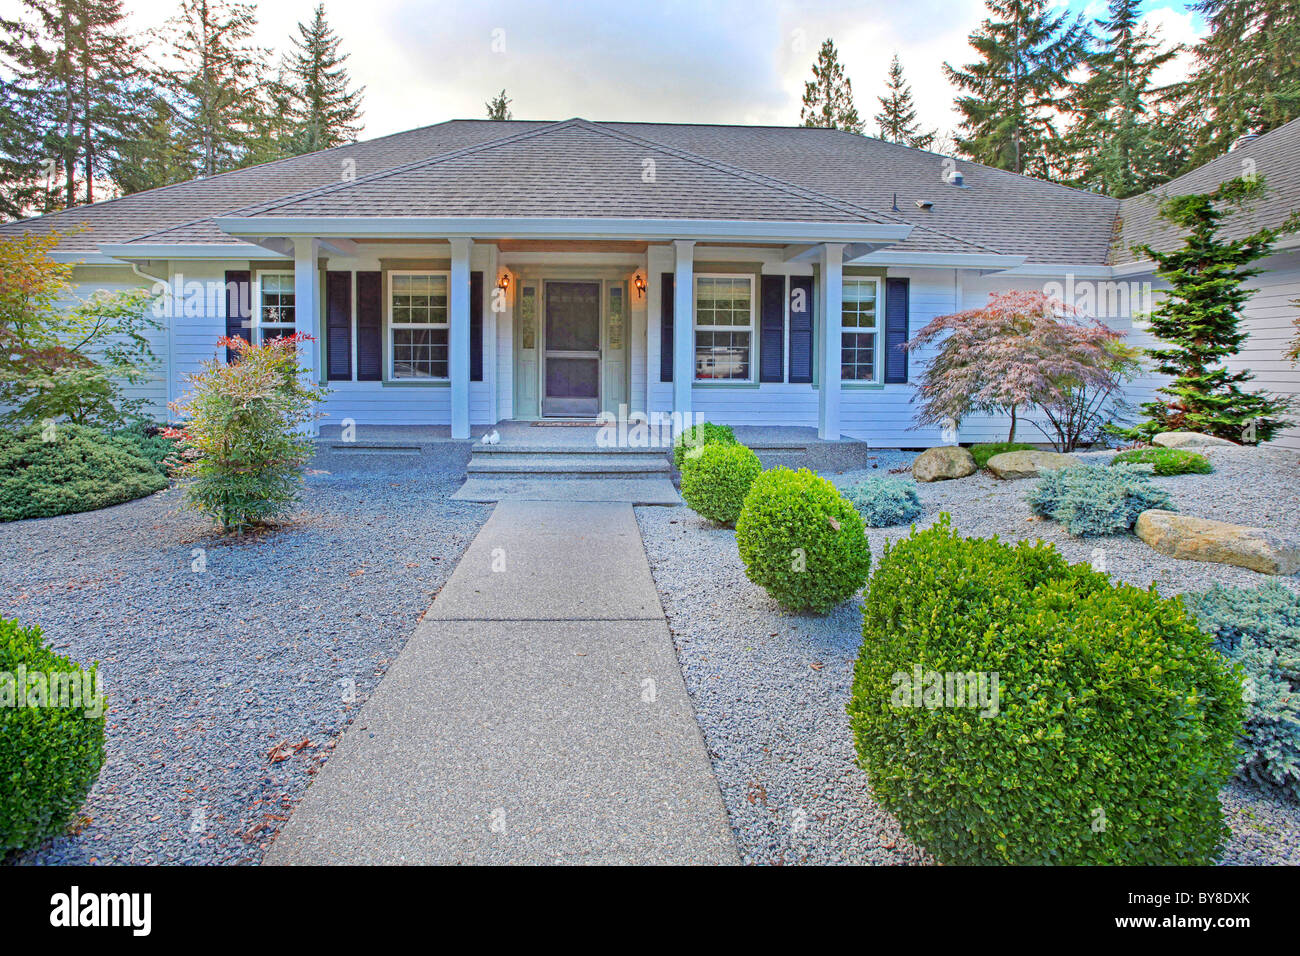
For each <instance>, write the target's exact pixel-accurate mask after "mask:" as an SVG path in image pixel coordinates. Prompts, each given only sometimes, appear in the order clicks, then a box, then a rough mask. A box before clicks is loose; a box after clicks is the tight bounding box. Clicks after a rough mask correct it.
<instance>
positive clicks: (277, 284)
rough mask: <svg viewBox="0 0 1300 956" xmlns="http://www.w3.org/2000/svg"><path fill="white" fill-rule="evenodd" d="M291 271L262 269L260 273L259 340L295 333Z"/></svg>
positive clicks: (263, 340) (265, 340)
mask: <svg viewBox="0 0 1300 956" xmlns="http://www.w3.org/2000/svg"><path fill="white" fill-rule="evenodd" d="M294 320H295V311H294V289H293V273H292V272H260V273H258V276H257V315H256V317H255V318H254V320H253V326H254V328H256V329H257V337H256V342H257V343H258V344H261V343H262V342H269V341H270V340H271V339H278V338H280V337H281V336H285V335H293V333H294Z"/></svg>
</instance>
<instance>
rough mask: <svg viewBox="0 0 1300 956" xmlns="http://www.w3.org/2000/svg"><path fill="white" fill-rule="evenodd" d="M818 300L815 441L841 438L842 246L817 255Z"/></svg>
mask: <svg viewBox="0 0 1300 956" xmlns="http://www.w3.org/2000/svg"><path fill="white" fill-rule="evenodd" d="M818 255H819V258H820V263H819V264H820V266H821V269H820V270H819V274H818V280H817V281H818V285H819V286H820V288H819V289H818V290H817V291H818V292H819V293H820V294H819V295H818V296H817V298H818V299H819V300H820V301H821V303H822V341H821V346H822V347H821V350H820V351H819V353H818V363H819V364H818V380H819V382H820V385H819V390H818V394H817V437H818V438H822V439H826V440H829V441H839V437H840V346H841V335H840V324H841V322H842V320H843V308H844V245H843V244H842V243H838V242H828V243H825V244H824V245H823V246H822V247H821V250H820V251H819V253H818Z"/></svg>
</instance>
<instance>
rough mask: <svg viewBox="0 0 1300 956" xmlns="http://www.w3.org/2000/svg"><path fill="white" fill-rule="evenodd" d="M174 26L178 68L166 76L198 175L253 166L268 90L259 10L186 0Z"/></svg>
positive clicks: (182, 137)
mask: <svg viewBox="0 0 1300 956" xmlns="http://www.w3.org/2000/svg"><path fill="white" fill-rule="evenodd" d="M168 25H169V26H170V27H171V28H172V33H173V35H174V36H175V40H174V41H173V51H172V52H173V54H174V58H175V60H176V61H177V64H176V65H175V66H173V67H171V68H170V69H168V70H167V71H166V73H165V77H166V83H167V88H168V93H169V98H170V100H171V101H172V103H173V105H174V107H175V112H174V122H175V124H176V127H177V134H178V141H179V143H180V144H181V145H182V146H183V147H184V148H185V149H186V151H187V154H188V155H190V156H193V157H194V159H193V160H192V175H198V176H211V175H213V174H215V173H219V172H224V171H226V170H229V169H237V168H239V167H240V166H242V165H245V163H246V162H247V158H248V154H249V152H250V149H251V148H252V145H253V141H254V139H255V138H256V136H257V130H258V123H259V115H261V110H262V109H263V108H264V99H263V96H262V93H263V91H264V90H265V88H266V83H265V82H264V69H263V66H262V64H263V63H265V62H266V59H267V54H266V51H264V50H260V49H258V48H256V47H254V46H252V45H251V43H250V42H249V41H250V39H251V37H252V35H253V30H254V28H255V27H256V25H257V17H256V12H255V8H254V7H253V5H252V4H250V3H227V2H226V0H182V3H181V11H180V13H179V14H178V15H177V16H176V17H175V18H173V19H172V20H170V21H168Z"/></svg>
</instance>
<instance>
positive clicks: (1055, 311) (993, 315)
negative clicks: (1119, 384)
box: [905, 291, 1120, 441]
mask: <svg viewBox="0 0 1300 956" xmlns="http://www.w3.org/2000/svg"><path fill="white" fill-rule="evenodd" d="M945 333H947V334H945ZM1119 338H1120V333H1118V332H1116V331H1115V330H1113V329H1110V328H1107V327H1106V326H1104V325H1102V324H1101V323H1099V322H1097V321H1095V320H1091V319H1087V318H1085V317H1084V316H1082V315H1081V314H1080V313H1079V311H1078V310H1077V309H1076V308H1074V307H1073V306H1070V305H1067V304H1066V303H1064V302H1062V301H1061V300H1060V299H1056V298H1052V297H1051V296H1048V295H1047V294H1046V293H1043V292H1022V291H1013V292H993V293H990V294H989V301H988V302H987V303H986V304H984V305H983V306H981V307H979V308H978V309H968V310H966V311H965V312H956V313H953V314H952V315H941V316H939V317H938V318H935V319H933V320H932V321H931V322H930V323H929V324H928V325H927V326H926V327H925V328H923V329H922V330H921V331H920V332H918V333H917V334H916V336H915V337H914V338H913V339H912V340H911V341H909V342H908V343H907V345H906V346H905V347H906V348H907V349H909V350H911V349H918V348H922V347H924V346H927V345H931V344H934V343H937V344H935V353H934V355H933V356H931V357H930V358H929V359H927V360H926V362H925V372H924V374H923V376H922V379H921V382H920V383H919V388H918V392H917V394H916V395H915V396H913V401H919V403H920V410H919V412H918V413H917V416H916V418H917V425H918V426H920V425H939V424H944V423H945V422H948V421H952V422H955V423H960V422H961V420H962V419H963V418H964V417H966V415H968V414H970V413H971V412H986V413H998V412H1000V413H1005V414H1009V415H1010V416H1011V431H1010V433H1009V434H1008V435H1007V441H1015V439H1016V415H1017V412H1018V411H1019V410H1020V409H1021V408H1024V407H1027V406H1029V407H1033V406H1043V405H1055V404H1060V403H1062V402H1064V401H1066V400H1067V396H1068V394H1069V392H1070V391H1071V390H1072V389H1078V388H1089V387H1096V388H1100V387H1105V386H1106V385H1107V384H1108V383H1109V382H1110V376H1111V369H1112V368H1113V366H1114V363H1115V356H1114V352H1113V345H1114V343H1115V342H1116V341H1118V339H1119Z"/></svg>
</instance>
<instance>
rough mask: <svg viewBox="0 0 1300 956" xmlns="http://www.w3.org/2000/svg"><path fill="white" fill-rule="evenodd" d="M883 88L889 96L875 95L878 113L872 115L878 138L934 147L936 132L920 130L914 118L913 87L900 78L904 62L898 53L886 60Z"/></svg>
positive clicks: (918, 147) (907, 144)
mask: <svg viewBox="0 0 1300 956" xmlns="http://www.w3.org/2000/svg"><path fill="white" fill-rule="evenodd" d="M885 88H886V90H887V94H888V95H886V96H878V97H876V99H877V100H879V101H880V112H879V113H877V114H876V116H875V120H876V125H878V126H879V127H880V138H881V139H886V140H889V141H890V142H891V143H901V144H903V145H904V146H913V147H915V148H916V149H929V148H930V147H931V146H933V145H934V138H935V136H936V135H937V134H936V133H935V132H930V133H922V132H921V125H920V124H919V123H918V122H917V121H916V105H915V104H914V103H913V101H912V87H911V86H910V85H909V84H908V82H907V81H906V80H905V79H903V64H902V63H900V62H899V59H898V54H897V53H895V54H894V58H893V60H891V61H890V63H889V79H888V80H886V81H885Z"/></svg>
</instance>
